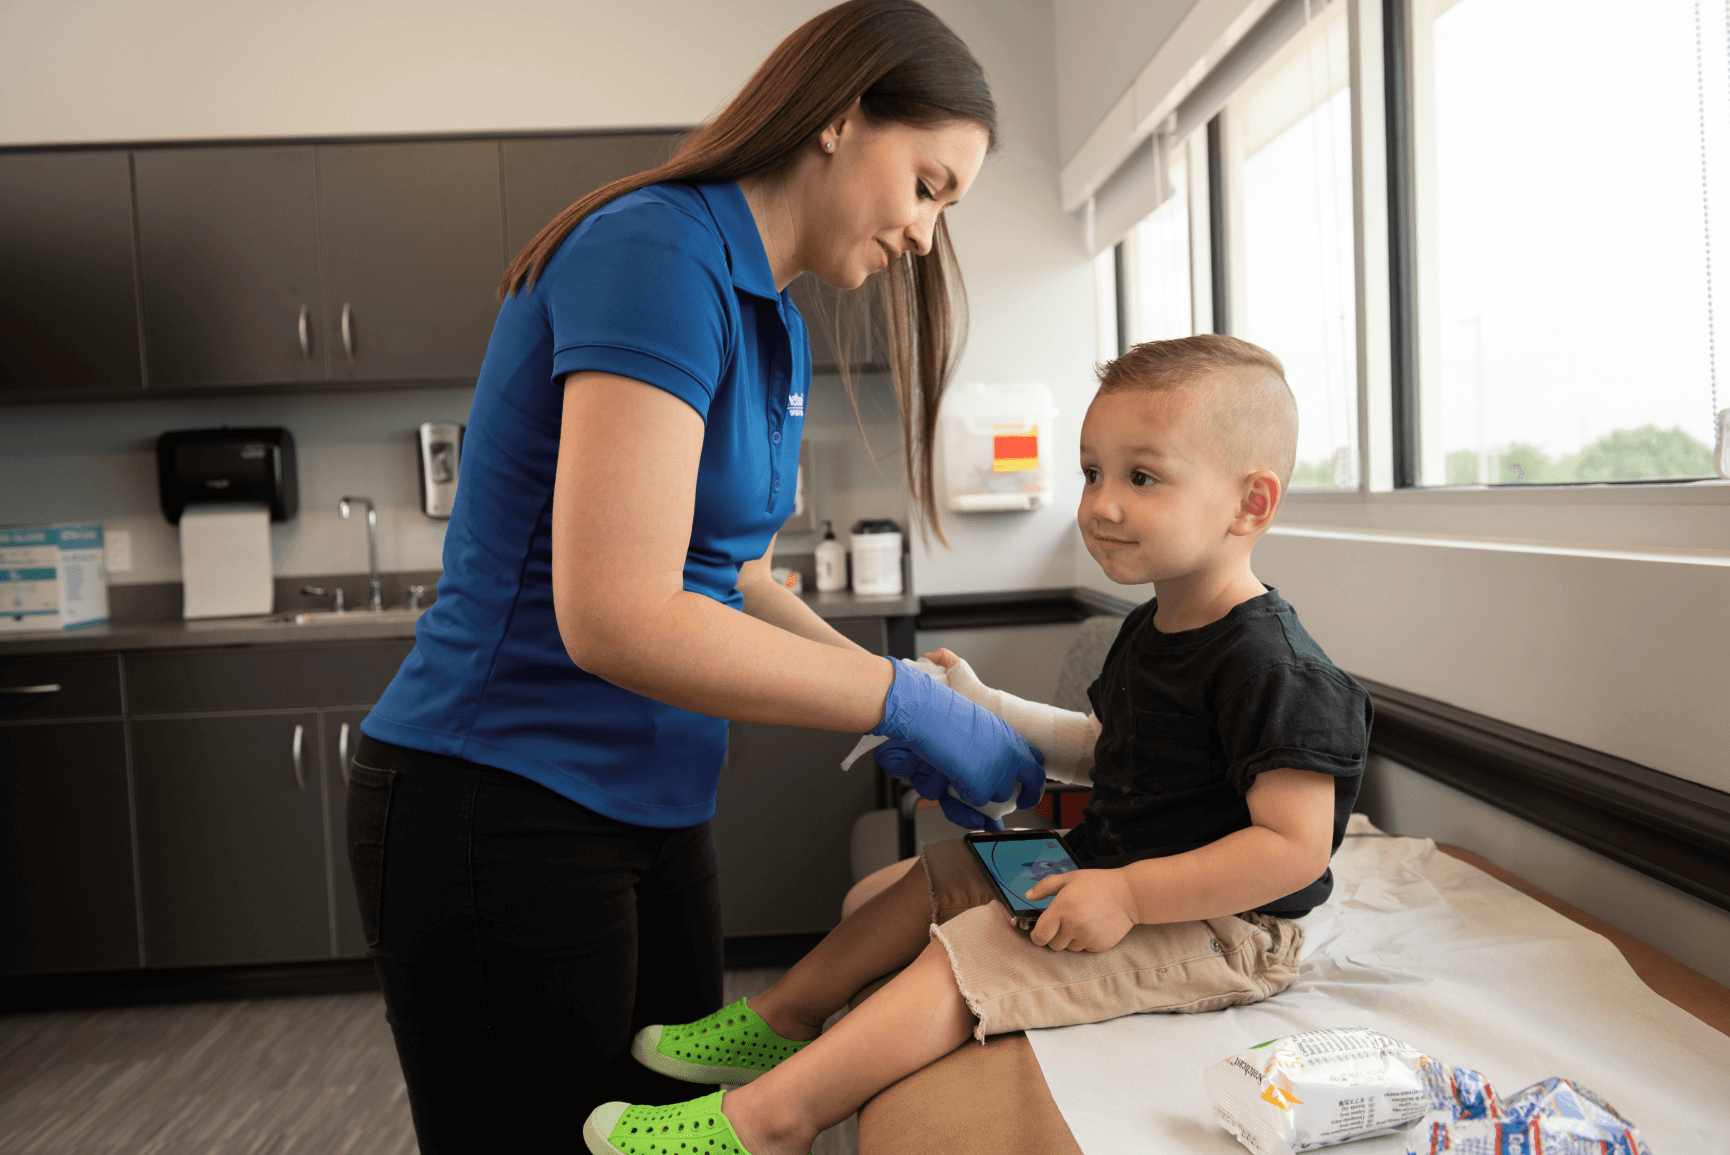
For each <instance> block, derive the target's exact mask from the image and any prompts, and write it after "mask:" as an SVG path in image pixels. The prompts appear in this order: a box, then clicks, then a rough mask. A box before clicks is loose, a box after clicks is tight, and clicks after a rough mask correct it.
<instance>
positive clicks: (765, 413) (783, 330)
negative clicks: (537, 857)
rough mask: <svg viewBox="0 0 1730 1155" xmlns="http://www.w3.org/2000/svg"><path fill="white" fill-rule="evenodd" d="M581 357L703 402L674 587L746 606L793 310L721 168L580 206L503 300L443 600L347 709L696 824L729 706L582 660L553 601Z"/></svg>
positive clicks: (654, 819)
mask: <svg viewBox="0 0 1730 1155" xmlns="http://www.w3.org/2000/svg"><path fill="white" fill-rule="evenodd" d="M587 370H594V371H599V372H604V373H615V374H618V375H619V376H621V377H629V378H632V379H634V380H637V381H643V382H646V383H647V384H650V385H653V386H656V387H657V388H661V389H665V390H666V391H667V392H669V393H671V394H673V395H674V396H675V397H678V398H680V399H681V400H683V401H684V402H685V403H686V404H688V405H690V406H691V408H693V409H694V410H696V411H697V413H698V414H699V415H701V416H702V418H703V422H704V430H703V446H702V453H701V458H700V461H699V463H698V470H697V488H696V504H695V509H694V516H693V524H692V528H691V543H690V547H689V549H688V550H687V552H686V555H685V566H684V586H685V589H686V590H688V591H690V592H692V593H697V594H701V595H702V596H704V597H708V598H713V599H714V600H715V601H718V602H720V603H722V604H723V605H726V606H729V607H731V608H733V609H735V610H738V609H740V608H741V607H742V605H743V599H742V597H741V596H740V594H739V592H738V591H737V590H736V589H734V585H735V583H736V582H737V581H738V577H739V566H740V565H741V564H743V563H744V562H746V561H750V560H752V559H755V558H759V557H762V556H763V553H764V552H765V551H766V550H767V549H768V547H769V541H770V539H771V538H772V537H773V535H774V534H775V531H776V530H778V529H779V528H780V526H781V523H782V522H784V521H785V520H786V519H787V517H788V515H789V514H791V513H792V506H793V487H792V486H783V485H782V480H783V478H784V477H788V476H792V475H794V473H795V471H796V470H797V469H798V466H799V435H800V430H801V428H802V427H803V424H804V412H805V396H806V394H807V393H808V391H809V385H810V379H811V357H810V350H809V345H808V342H807V337H806V331H805V324H804V322H803V320H802V319H801V318H800V316H799V312H798V310H797V309H796V308H795V307H794V305H793V302H792V300H791V298H790V297H789V296H788V295H787V294H785V293H777V292H776V290H775V284H774V278H773V276H772V274H771V272H770V269H769V261H768V256H767V254H765V253H764V251H763V244H762V240H761V237H760V236H759V234H758V232H757V226H756V223H755V221H754V219H753V218H752V216H751V211H750V208H749V206H748V205H747V204H746V202H745V197H744V194H743V193H742V192H740V190H739V186H738V185H737V184H718V185H698V186H691V185H681V184H661V185H651V186H650V187H648V188H646V189H641V190H639V191H637V192H634V193H630V194H627V195H625V196H622V197H620V198H618V199H617V200H615V201H613V202H611V203H610V204H608V205H606V206H604V207H603V208H601V209H599V210H597V211H596V212H594V213H593V214H591V215H590V216H589V217H588V218H587V219H585V220H584V221H583V222H582V224H580V225H579V226H577V228H576V229H575V230H574V231H573V232H572V233H571V235H570V236H569V237H567V238H566V239H565V242H564V243H563V244H562V245H561V246H560V247H559V249H558V251H557V252H555V253H554V254H553V256H552V258H551V259H550V260H549V261H548V262H547V264H546V266H545V268H544V269H543V270H542V272H541V276H540V278H539V280H538V281H537V282H536V284H535V286H534V288H532V289H530V290H527V291H524V292H519V293H517V294H516V295H515V296H513V297H511V298H510V299H509V300H508V301H506V302H505V303H504V305H503V307H502V308H501V309H500V310H499V317H498V321H497V323H496V324H495V326H494V328H493V335H492V340H491V342H490V343H489V345H488V347H487V355H486V359H485V361H484V362H483V364H482V366H481V373H480V379H479V382H478V383H477V385H476V388H475V399H474V405H473V408H472V409H471V411H470V414H469V425H468V431H467V434H466V437H465V440H464V444H463V459H462V473H461V476H460V479H459V485H458V488H457V499H456V505H455V508H454V509H453V510H452V512H451V520H450V523H449V527H448V529H447V530H446V534H445V547H444V567H445V569H444V576H443V577H442V578H441V579H440V581H439V587H438V591H439V592H438V600H437V601H436V602H434V604H433V606H432V608H431V609H429V610H428V611H427V612H426V613H425V614H423V615H422V616H421V619H420V621H419V622H418V623H417V625H416V630H415V648H414V650H413V652H411V653H410V654H409V656H408V659H407V660H406V661H405V662H404V663H403V666H402V669H401V670H400V671H399V672H398V674H397V676H396V678H395V680H393V681H392V682H391V684H390V687H389V689H387V690H386V691H385V694H384V696H383V697H382V698H381V699H380V700H379V703H378V705H377V706H375V707H374V708H373V711H372V713H371V714H370V715H368V717H367V719H366V721H365V722H364V723H362V725H361V729H362V730H363V731H365V732H366V733H367V734H369V735H371V736H372V737H374V738H377V739H379V740H381V741H385V742H392V743H395V744H397V745H400V746H407V747H411V748H413V749H419V750H427V751H430V752H432V753H436V754H445V755H449V756H452V757H457V758H465V759H468V760H469V761H472V762H478V763H481V764H483V765H487V766H495V767H498V768H500V769H504V770H509V771H513V772H515V773H518V774H521V775H523V776H524V777H527V778H530V779H533V780H534V781H536V782H539V783H541V784H542V785H544V786H546V787H548V788H550V789H552V790H554V791H557V792H558V793H559V794H562V795H564V796H565V797H567V798H570V799H573V800H574V801H576V802H579V803H581V804H582V805H584V806H587V807H588V808H590V809H591V810H595V811H598V812H599V813H602V814H605V815H608V816H609V817H612V818H617V819H620V820H622V821H625V822H630V823H633V824H636V825H640V826H653V827H663V828H672V827H682V826H692V825H695V824H697V823H699V822H704V821H707V820H708V819H709V818H710V817H712V816H713V814H714V811H715V782H716V779H717V778H718V776H719V774H720V768H721V757H722V754H723V753H724V751H725V749H726V740H727V723H726V722H725V721H724V720H721V719H718V718H710V717H707V716H705V715H701V714H694V713H692V712H690V711H688V710H681V709H678V708H676V707H673V706H668V705H666V704H664V703H661V702H656V701H654V700H653V699H650V698H646V697H643V696H642V695H639V694H633V693H631V692H630V691H628V690H623V689H620V688H619V687H617V686H614V685H612V684H611V683H609V682H606V681H604V680H602V679H601V678H599V677H596V676H595V675H593V674H591V673H589V672H588V671H586V670H582V669H580V668H578V667H577V666H576V664H575V663H573V662H572V661H571V659H570V656H569V654H568V653H567V652H566V651H565V648H564V644H563V642H562V641H561V639H560V635H559V629H558V621H557V619H556V617H555V615H554V613H553V597H552V494H553V477H554V470H555V466H556V464H557V461H558V446H559V429H560V422H561V418H562V407H563V400H564V393H563V382H564V378H565V376H566V375H567V374H570V373H575V372H581V371H587ZM626 462H627V468H628V462H629V457H628V455H627V457H626ZM641 480H642V483H643V485H644V486H646V487H648V488H650V489H651V490H653V488H654V487H655V486H656V484H657V481H656V479H655V478H652V477H644V478H642V479H641Z"/></svg>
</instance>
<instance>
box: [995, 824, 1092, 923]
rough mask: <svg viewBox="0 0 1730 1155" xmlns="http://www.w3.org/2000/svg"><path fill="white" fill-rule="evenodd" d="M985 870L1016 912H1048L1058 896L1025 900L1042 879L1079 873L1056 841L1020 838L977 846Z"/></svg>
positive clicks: (1073, 861)
mask: <svg viewBox="0 0 1730 1155" xmlns="http://www.w3.org/2000/svg"><path fill="white" fill-rule="evenodd" d="M974 848H975V849H976V850H978V851H979V857H980V858H981V859H983V860H984V862H985V868H986V869H987V870H989V871H991V873H992V874H993V875H994V876H995V877H996V879H997V884H998V885H999V886H1001V887H1002V888H1003V891H1004V893H1005V894H1007V895H1008V896H1009V897H1010V900H1011V901H1012V902H1014V904H1015V909H1016V910H1044V909H1045V908H1046V907H1048V906H1050V905H1051V900H1052V899H1053V898H1055V897H1057V896H1056V895H1050V896H1048V897H1046V898H1042V899H1039V900H1038V901H1036V902H1029V901H1027V899H1026V898H1024V897H1023V896H1024V895H1025V894H1026V893H1027V892H1028V891H1029V890H1032V889H1033V886H1034V884H1035V883H1037V882H1038V881H1039V880H1040V879H1042V878H1049V877H1051V876H1052V875H1054V874H1068V873H1069V872H1070V871H1072V870H1076V869H1078V868H1077V867H1076V865H1075V860H1074V859H1073V858H1071V857H1069V851H1067V850H1065V849H1064V848H1063V843H1061V842H1059V841H1058V840H1057V839H1056V838H1016V839H1005V840H1003V841H1001V842H979V843H975V844H974Z"/></svg>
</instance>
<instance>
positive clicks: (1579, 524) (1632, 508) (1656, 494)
mask: <svg viewBox="0 0 1730 1155" xmlns="http://www.w3.org/2000/svg"><path fill="white" fill-rule="evenodd" d="M1342 2H1343V3H1345V4H1346V10H1347V20H1348V38H1349V45H1348V58H1349V67H1350V77H1349V82H1350V86H1351V94H1352V95H1351V106H1352V107H1351V135H1352V138H1351V150H1352V202H1353V203H1352V222H1353V232H1354V237H1353V240H1354V250H1355V252H1354V265H1355V267H1354V282H1355V283H1354V292H1355V296H1356V302H1355V303H1356V341H1357V349H1356V354H1357V382H1358V422H1359V428H1358V438H1357V449H1358V463H1357V465H1358V468H1357V481H1358V484H1357V487H1356V488H1355V489H1348V490H1331V491H1330V490H1319V489H1318V490H1295V491H1293V492H1292V493H1291V494H1290V495H1289V497H1288V498H1287V501H1286V509H1285V513H1284V515H1283V517H1282V520H1284V521H1289V522H1293V523H1304V524H1310V525H1323V524H1333V525H1338V526H1342V527H1345V526H1355V527H1357V528H1363V529H1369V528H1379V529H1383V530H1387V531H1405V532H1420V533H1422V532H1447V533H1452V534H1477V535H1480V536H1486V537H1510V538H1513V537H1517V538H1520V539H1522V540H1536V541H1552V542H1570V543H1578V542H1583V541H1591V542H1593V543H1596V544H1599V545H1604V546H1608V547H1611V548H1615V547H1617V546H1619V545H1625V546H1627V547H1629V548H1636V549H1651V548H1674V549H1688V550H1697V549H1708V550H1712V551H1730V525H1726V524H1725V523H1724V519H1723V518H1722V515H1721V512H1720V511H1719V510H1718V509H1716V508H1715V507H1721V506H1726V505H1730V480H1727V479H1722V478H1707V479H1700V480H1635V481H1612V482H1574V483H1539V484H1517V483H1516V484H1502V483H1493V484H1479V485H1470V486H1423V485H1420V484H1417V482H1418V477H1419V466H1420V463H1421V458H1420V450H1421V437H1422V430H1421V428H1420V419H1421V394H1420V389H1421V386H1422V382H1421V380H1420V379H1419V367H1420V360H1419V354H1420V348H1419V340H1420V334H1419V332H1418V328H1417V320H1418V300H1417V294H1418V291H1419V273H1420V271H1419V269H1418V268H1417V227H1418V221H1417V213H1418V211H1419V206H1418V204H1417V202H1416V195H1417V173H1416V169H1415V163H1416V147H1415V140H1414V137H1413V121H1412V110H1413V95H1414V94H1413V91H1412V83H1413V78H1412V74H1411V61H1412V59H1413V58H1412V48H1413V46H1412V21H1411V3H1410V0H1342ZM1265 7H1266V5H1261V6H1258V11H1259V10H1260V9H1262V8H1265ZM1221 129H1222V122H1221V120H1220V116H1219V114H1215V115H1214V116H1211V117H1209V118H1208V120H1207V122H1206V124H1205V127H1198V128H1197V129H1196V130H1195V132H1194V134H1193V136H1192V137H1190V138H1189V139H1188V143H1187V147H1190V148H1191V152H1190V161H1191V163H1190V164H1189V166H1188V172H1189V179H1190V181H1191V196H1190V222H1191V229H1192V244H1191V247H1190V260H1191V269H1190V273H1191V285H1192V289H1191V300H1192V308H1193V314H1194V318H1195V325H1194V330H1195V331H1196V332H1225V331H1227V328H1228V325H1229V321H1228V318H1229V316H1230V311H1229V306H1230V300H1229V297H1230V282H1231V277H1232V267H1231V264H1230V261H1231V257H1232V253H1231V251H1230V247H1231V246H1230V243H1229V225H1228V219H1227V213H1228V212H1229V204H1230V202H1229V199H1228V193H1229V189H1228V188H1227V180H1228V178H1229V173H1227V172H1226V171H1225V169H1226V168H1227V167H1228V166H1227V165H1226V164H1225V163H1224V162H1225V157H1224V153H1223V148H1222V144H1223V140H1222V134H1221ZM1204 150H1205V152H1204ZM1198 154H1204V156H1205V163H1196V162H1197V161H1200V160H1202V159H1203V156H1198ZM1114 249H1115V255H1114V256H1113V258H1112V259H1113V260H1114V261H1115V262H1116V265H1115V267H1116V268H1117V269H1118V270H1119V271H1120V276H1127V275H1130V270H1129V269H1128V268H1126V267H1125V261H1124V256H1123V252H1122V246H1121V245H1118V246H1114ZM1133 291H1134V290H1133V286H1126V291H1125V292H1123V293H1118V294H1115V296H1116V297H1117V300H1114V301H1112V302H1111V307H1112V308H1113V309H1114V310H1117V311H1120V310H1121V308H1123V307H1127V306H1128V305H1129V303H1130V302H1129V300H1127V299H1125V298H1132V297H1133ZM1102 303H1103V301H1102ZM1103 324H1104V318H1102V327H1103ZM1126 335H1127V334H1126V333H1125V332H1124V330H1123V327H1122V325H1121V323H1120V324H1119V325H1118V332H1117V340H1118V342H1119V344H1120V347H1121V342H1122V341H1123V339H1124V337H1125V336H1126ZM1654 506H1671V507H1675V508H1674V509H1673V510H1672V511H1671V512H1670V513H1668V514H1664V515H1655V514H1651V513H1642V512H1641V511H1642V510H1643V509H1646V510H1650V508H1651V507H1654ZM1582 507H1586V508H1594V509H1597V510H1599V511H1601V516H1600V517H1598V518H1596V519H1594V520H1592V523H1591V525H1590V528H1589V530H1588V529H1587V528H1585V526H1584V521H1583V518H1582V513H1579V512H1577V513H1573V514H1570V513H1567V512H1566V511H1568V510H1570V509H1573V510H1581V508H1582ZM1696 507H1705V508H1703V509H1698V510H1697V509H1696ZM1655 525H1656V528H1654V526H1655Z"/></svg>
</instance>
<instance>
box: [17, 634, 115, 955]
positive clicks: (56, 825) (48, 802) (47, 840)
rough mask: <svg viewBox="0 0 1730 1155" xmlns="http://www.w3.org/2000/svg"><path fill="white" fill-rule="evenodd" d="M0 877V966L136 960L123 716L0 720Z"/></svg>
mask: <svg viewBox="0 0 1730 1155" xmlns="http://www.w3.org/2000/svg"><path fill="white" fill-rule="evenodd" d="M110 663H111V664H112V659H110ZM0 880H4V883H3V885H0V974H44V973H50V972H57V971H78V970H101V969H109V968H116V967H133V966H137V965H138V961H139V960H138V919H137V913H136V909H135V906H134V889H133V874H132V828H131V811H130V808H129V806H128V800H127V791H126V735H125V724H124V723H123V722H122V721H121V720H120V719H118V718H114V719H111V720H107V721H79V722H51V723H34V724H32V723H22V724H12V725H0Z"/></svg>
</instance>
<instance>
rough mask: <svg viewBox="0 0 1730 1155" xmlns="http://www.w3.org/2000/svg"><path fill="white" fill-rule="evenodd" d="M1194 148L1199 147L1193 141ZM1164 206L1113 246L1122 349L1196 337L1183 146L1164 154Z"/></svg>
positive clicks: (1186, 163)
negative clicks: (1119, 291)
mask: <svg viewBox="0 0 1730 1155" xmlns="http://www.w3.org/2000/svg"><path fill="white" fill-rule="evenodd" d="M1198 143H1199V142H1198ZM1164 176H1165V179H1166V181H1167V182H1168V186H1167V187H1168V189H1169V192H1168V195H1167V196H1166V199H1165V201H1164V202H1163V203H1162V204H1161V205H1160V206H1159V207H1158V208H1157V209H1154V210H1153V212H1151V213H1149V214H1148V215H1147V216H1146V217H1145V218H1143V219H1142V221H1141V223H1139V224H1137V225H1136V226H1135V227H1134V228H1133V229H1131V230H1130V231H1129V234H1128V235H1127V236H1125V237H1124V238H1123V240H1122V241H1120V242H1119V243H1118V251H1117V260H1118V262H1119V267H1120V268H1122V270H1123V276H1122V278H1121V283H1122V286H1123V289H1122V292H1123V301H1122V303H1121V305H1120V306H1119V310H1120V314H1121V316H1122V317H1123V321H1124V326H1125V329H1126V332H1125V333H1124V338H1125V341H1124V343H1125V345H1126V346H1127V345H1134V344H1138V343H1140V342H1142V341H1164V340H1168V339H1170V338H1172V337H1187V336H1189V335H1191V334H1192V333H1194V332H1196V330H1197V326H1196V324H1195V316H1194V309H1193V307H1192V305H1191V295H1190V287H1191V286H1190V281H1191V277H1190V195H1191V190H1190V174H1189V147H1188V146H1187V144H1184V145H1179V146H1177V147H1175V148H1173V149H1171V150H1170V153H1169V160H1168V161H1167V163H1166V172H1165V174H1164Z"/></svg>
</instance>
